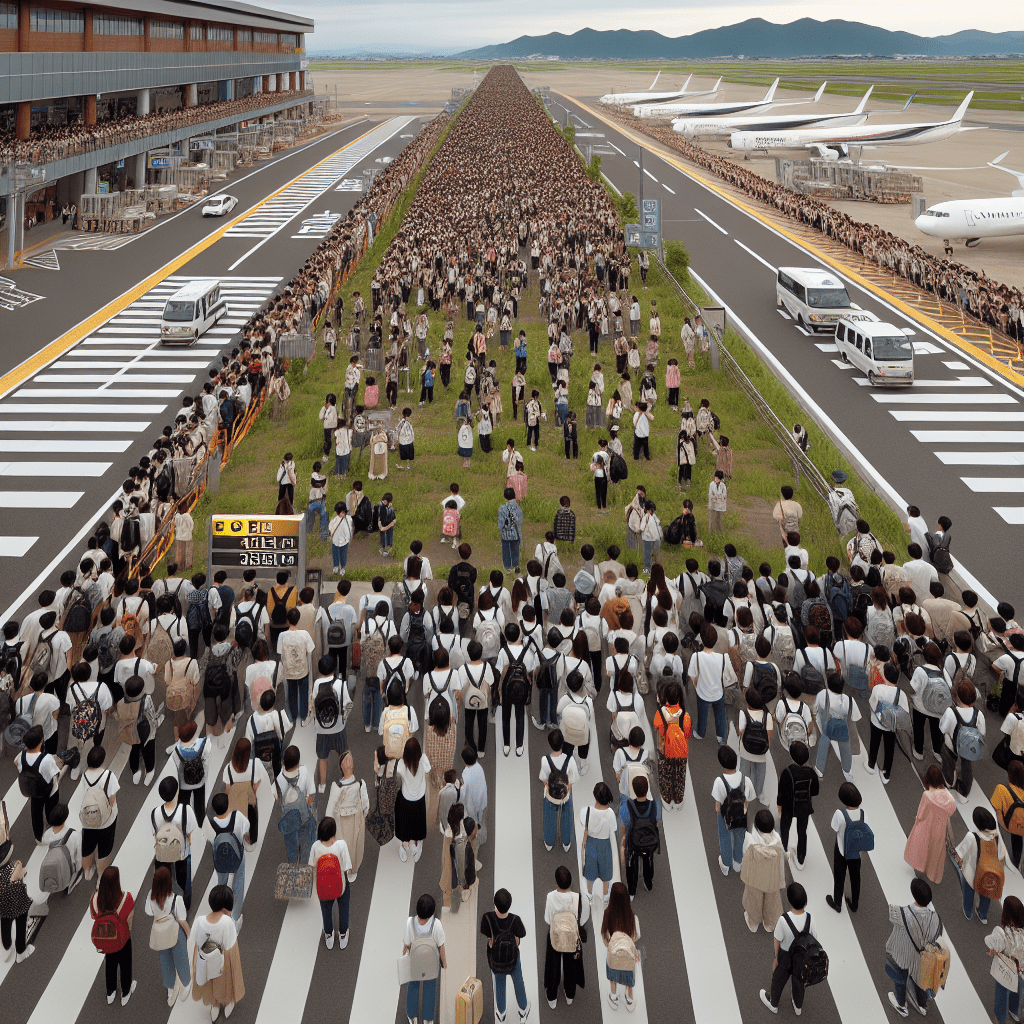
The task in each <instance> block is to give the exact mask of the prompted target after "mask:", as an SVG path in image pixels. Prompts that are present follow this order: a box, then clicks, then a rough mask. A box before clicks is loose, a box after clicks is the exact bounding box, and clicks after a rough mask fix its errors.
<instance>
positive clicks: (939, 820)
mask: <svg viewBox="0 0 1024 1024" xmlns="http://www.w3.org/2000/svg"><path fill="white" fill-rule="evenodd" d="M1022 774H1024V768H1022ZM924 786H925V790H924V793H922V794H921V802H920V803H919V804H918V806H917V815H916V816H915V818H914V825H913V828H911V830H910V835H909V836H908V837H907V845H906V848H905V849H904V851H903V859H904V860H905V861H906V862H907V863H908V864H909V865H910V866H911V867H912V868H913V869H914V870H915V871H916V872H918V875H919V876H920V875H922V874H923V875H925V876H926V877H927V878H928V880H929V881H931V882H934V883H935V884H936V885H938V884H939V883H940V882H941V881H942V875H943V871H944V869H945V866H946V832H947V830H948V823H949V819H950V818H951V817H952V816H953V815H954V813H956V801H955V800H954V799H953V794H952V793H950V792H949V791H948V790H947V789H946V786H945V783H944V781H943V778H942V771H941V770H940V769H939V766H938V765H936V764H933V765H929V766H928V770H927V771H926V772H925V773H924Z"/></svg>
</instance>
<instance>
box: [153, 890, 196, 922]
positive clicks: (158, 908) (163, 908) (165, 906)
mask: <svg viewBox="0 0 1024 1024" xmlns="http://www.w3.org/2000/svg"><path fill="white" fill-rule="evenodd" d="M146 913H147V914H149V916H150V917H163V916H164V914H173V915H174V919H175V920H176V921H184V920H186V919H187V917H188V912H187V911H186V910H185V901H184V900H183V899H182V898H181V897H180V896H179V895H178V894H177V893H176V892H172V893H171V895H170V896H168V897H167V899H165V900H164V901H163V903H156V902H155V901H154V900H153V897H152V896H147V897H146Z"/></svg>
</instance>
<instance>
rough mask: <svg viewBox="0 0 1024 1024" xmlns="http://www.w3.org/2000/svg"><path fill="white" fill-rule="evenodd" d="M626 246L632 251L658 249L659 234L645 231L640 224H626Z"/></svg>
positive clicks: (659, 244)
mask: <svg viewBox="0 0 1024 1024" xmlns="http://www.w3.org/2000/svg"><path fill="white" fill-rule="evenodd" d="M626 245H628V246H630V247H632V248H634V249H660V248H661V232H660V231H647V230H645V228H644V227H643V226H642V225H640V224H627V225H626Z"/></svg>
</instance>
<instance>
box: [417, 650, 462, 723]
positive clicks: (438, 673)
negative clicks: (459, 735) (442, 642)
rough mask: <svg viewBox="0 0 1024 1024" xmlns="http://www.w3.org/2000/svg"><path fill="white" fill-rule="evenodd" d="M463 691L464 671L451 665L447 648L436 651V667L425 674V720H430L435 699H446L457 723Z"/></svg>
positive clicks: (427, 721) (449, 710) (450, 712)
mask: <svg viewBox="0 0 1024 1024" xmlns="http://www.w3.org/2000/svg"><path fill="white" fill-rule="evenodd" d="M461 692H462V673H461V672H460V671H459V670H458V669H454V668H452V667H451V659H450V658H449V655H448V651H447V650H446V649H445V648H443V647H442V648H439V649H438V650H436V651H435V652H434V668H433V669H431V671H430V672H426V673H424V676H423V720H424V722H426V723H428V724H429V722H430V707H431V705H432V704H433V703H434V700H435V699H440V700H443V701H445V703H447V705H448V712H449V714H450V715H451V717H452V720H453V722H454V723H455V724H457V723H458V720H459V694H460V693H461Z"/></svg>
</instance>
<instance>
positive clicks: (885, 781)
mask: <svg viewBox="0 0 1024 1024" xmlns="http://www.w3.org/2000/svg"><path fill="white" fill-rule="evenodd" d="M880 774H881V776H882V785H883V786H888V785H889V776H888V775H886V773H885V772H881V773H880Z"/></svg>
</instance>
